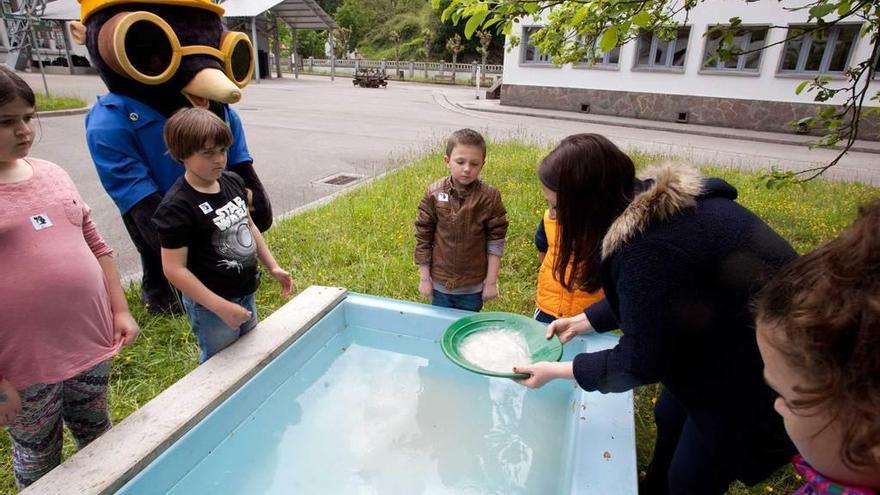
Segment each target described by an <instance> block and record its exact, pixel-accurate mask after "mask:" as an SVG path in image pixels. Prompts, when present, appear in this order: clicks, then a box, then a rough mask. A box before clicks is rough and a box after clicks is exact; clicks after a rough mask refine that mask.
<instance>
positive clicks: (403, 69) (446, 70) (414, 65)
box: [273, 57, 504, 83]
mask: <svg viewBox="0 0 880 495" xmlns="http://www.w3.org/2000/svg"><path fill="white" fill-rule="evenodd" d="M298 62H299V67H298V69H299V71H302V72H304V73H319V74H320V73H324V74H330V73H332V74H335V75H340V76H344V75H353V74H354V72H355V71H356V70H357V69H361V68H370V69H380V70H385V71H386V72H387V73H388V75H389V77H396V78H404V79H417V78H421V79H429V80H430V79H434V80H440V79H442V80H444V81H448V82H453V80H452V75H453V73H454V74H455V81H467V80H469V81H471V82H473V81H474V80H475V79H476V75H477V71H478V68H479V72H480V74H481V79H482V82H483V83H485V82H486V81H491V80H494V79H495V78H496V76H501V74H502V72H503V69H504V66H503V65H501V64H486V65H485V66H482V67H481V65H480V64H479V63H477V62H471V63H457V64H455V66H454V67H453V64H452V63H451V62H446V61H443V60H441V61H439V62H417V61H415V60H400V61H394V60H368V59H335V60H333V59H325V58H313V57H309V58H305V59H301V60H299V61H298ZM273 64H274V62H273ZM281 69H282V71H284V72H293V64H292V62H291V59H290V58H288V57H285V58H282V59H281ZM438 76H439V77H438Z"/></svg>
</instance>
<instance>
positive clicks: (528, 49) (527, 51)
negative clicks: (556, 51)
mask: <svg viewBox="0 0 880 495" xmlns="http://www.w3.org/2000/svg"><path fill="white" fill-rule="evenodd" d="M539 29H541V26H531V27H524V28H523V36H522V40H521V43H522V47H523V48H522V63H524V64H541V65H550V64H552V63H553V61H552V60H551V57H550V55H547V54H544V53H541V50H539V49H538V47H537V46H535V44H534V43H532V40H531V38H532V34H533V33H535V32H536V31H538V30H539Z"/></svg>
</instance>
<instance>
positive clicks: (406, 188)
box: [0, 143, 880, 495]
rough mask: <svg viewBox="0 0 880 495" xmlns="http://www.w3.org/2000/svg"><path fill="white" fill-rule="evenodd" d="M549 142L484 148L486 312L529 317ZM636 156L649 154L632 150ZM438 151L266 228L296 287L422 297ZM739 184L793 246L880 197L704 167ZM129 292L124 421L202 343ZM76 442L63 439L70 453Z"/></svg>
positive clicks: (271, 295)
mask: <svg viewBox="0 0 880 495" xmlns="http://www.w3.org/2000/svg"><path fill="white" fill-rule="evenodd" d="M546 151H547V150H546V149H545V148H541V147H536V146H527V145H522V144H517V143H501V144H491V145H490V156H489V163H488V164H487V165H486V168H485V170H484V176H485V178H486V180H487V181H488V182H490V183H491V184H493V185H494V186H496V187H497V188H498V189H500V190H501V192H502V195H503V198H504V203H505V206H506V207H507V210H508V215H509V220H510V230H509V233H508V238H507V241H508V244H507V252H506V254H505V257H504V261H503V266H502V270H501V276H500V287H501V297H500V298H499V299H498V300H496V301H491V302H489V303H488V304H487V305H486V310H489V311H493V310H499V311H511V312H516V313H521V314H531V312H532V310H533V307H534V306H533V305H534V285H535V276H536V273H537V268H538V263H537V257H536V255H535V250H534V247H533V245H532V236H533V234H534V228H535V225H536V224H537V221H538V219H539V218H540V217H541V215H542V213H543V211H544V209H545V208H546V205H545V203H544V200H543V198H542V196H541V193H540V190H539V188H538V185H537V182H536V178H535V172H534V169H535V165H536V164H537V163H538V161H539V160H540V159H541V158H542V157H543V155H544V154H545V153H546ZM633 156H634V158H635V159H636V161H637V162H638V163H639V164H640V165H644V164H645V163H647V162H649V161H651V160H652V157H650V156H645V155H641V154H638V153H634V154H633ZM444 173H445V168H444V167H443V165H442V163H441V158H440V155H439V154H434V155H430V156H426V157H424V158H422V159H420V160H417V161H415V162H414V163H412V164H411V165H410V166H407V167H404V168H401V169H399V170H397V171H395V172H392V173H390V174H388V175H387V176H385V177H383V178H382V179H379V180H376V181H375V182H373V183H372V184H370V185H368V186H366V187H363V188H360V189H357V190H355V191H353V192H351V193H350V194H347V195H344V196H342V197H339V198H338V199H336V200H335V201H333V202H332V203H330V204H328V205H325V206H323V207H321V208H318V209H315V210H311V211H308V212H305V213H303V214H300V215H298V216H296V217H293V218H291V219H289V220H287V221H284V222H280V223H279V224H277V225H276V226H275V227H273V229H272V231H271V232H270V233H269V235H268V240H269V243H270V245H271V246H272V250H273V252H274V253H275V255H276V257H277V258H278V260H279V262H280V263H282V264H283V265H285V266H287V267H289V269H290V271H291V274H292V275H293V277H294V280H295V283H296V286H297V288H299V289H300V290H301V289H303V288H305V287H307V286H309V285H312V284H318V285H330V286H341V287H346V288H348V289H350V290H352V291H356V292H362V293H368V294H375V295H379V296H385V297H392V298H399V299H405V300H414V301H418V300H419V294H418V274H417V270H416V267H415V265H414V263H413V249H414V243H415V241H414V237H413V220H414V218H415V210H416V205H417V204H418V201H419V200H420V199H421V196H422V194H423V192H424V189H425V187H426V186H427V184H428V183H430V182H431V181H432V180H434V179H435V178H437V177H439V176H442V175H444ZM706 173H707V174H711V175H718V176H721V177H723V178H725V179H727V180H728V181H729V182H731V183H732V184H733V185H734V186H736V187H737V188H738V189H739V191H740V197H739V201H740V203H742V204H743V205H745V206H747V207H748V208H750V209H752V210H753V211H754V212H755V213H757V214H758V215H759V216H761V217H762V218H764V219H765V220H767V221H768V222H769V223H770V225H772V226H773V227H774V228H775V229H777V230H778V231H779V232H780V233H781V234H782V235H784V236H785V237H786V238H788V239H789V240H790V241H791V242H792V244H793V245H794V246H795V248H796V249H797V250H798V251H799V252H805V251H807V250H809V249H811V248H813V247H815V246H816V245H817V244H818V243H820V242H822V241H823V240H827V239H829V238H831V237H833V236H835V235H836V234H837V233H838V232H839V231H840V230H841V229H842V228H843V227H845V226H846V225H847V224H848V223H849V222H851V221H852V219H853V218H854V215H855V211H856V208H857V206H858V205H859V204H862V203H865V202H867V201H868V200H869V199H871V198H876V197H878V196H880V190H878V189H877V188H872V187H868V186H864V185H860V184H847V183H836V182H827V181H816V182H813V183H810V184H807V185H806V186H805V187H804V188H803V189H801V188H798V187H793V188H788V189H785V190H783V191H770V190H767V189H763V188H759V187H756V185H755V184H756V183H757V181H756V178H757V175H756V174H754V173H748V172H740V171H736V170H727V169H716V168H710V169H706ZM135 294H136V292H135V291H134V290H131V291H130V293H129V301H130V303H131V304H132V305H133V311H134V312H135V316H136V318H137V319H138V321H139V322H140V324H141V327H142V331H141V337H140V339H139V340H138V341H137V343H136V344H135V345H134V346H133V347H131V348H127V349H124V350H123V351H122V352H121V353H120V354H119V355H118V356H117V357H116V359H115V362H114V369H113V376H112V385H111V410H112V413H113V418H114V421H117V422H118V421H121V420H122V419H123V418H125V417H126V416H128V415H129V414H131V413H132V412H133V411H134V410H136V409H137V408H138V407H140V406H142V405H143V404H145V403H146V402H147V401H149V400H150V399H151V398H152V397H154V396H155V395H157V394H158V393H159V392H161V391H162V390H164V389H165V388H167V387H168V386H169V385H171V384H172V383H174V382H175V381H176V380H178V379H179V378H180V377H182V376H183V375H185V374H186V373H187V372H189V371H190V370H192V369H193V368H195V367H196V365H197V364H198V351H197V347H196V343H195V340H194V338H193V337H192V336H191V334H190V332H189V325H188V322H187V321H186V319H185V318H183V317H178V318H157V317H150V316H148V315H146V314H145V313H144V311H143V309H142V308H141V307H140V306H139V305H137V304H135V303H134V301H135V300H136V297H135ZM257 303H258V306H259V308H260V312H261V317H263V318H265V317H266V316H267V315H268V314H269V313H271V311H272V310H274V309H275V308H277V307H279V306H280V305H281V304H282V303H283V301H282V300H281V298H280V296H279V295H278V294H277V286H276V285H274V284H272V283H269V282H267V283H264V284H263V286H262V287H261V289H260V291H259V293H258V295H257ZM657 391H658V389H657V387H656V386H651V387H642V388H641V389H639V390H637V391H636V404H635V406H636V407H635V410H636V429H637V449H638V460H639V469H640V471H641V470H644V469H645V466H646V464H647V461H648V459H649V458H650V455H651V449H652V443H653V434H654V423H653V416H652V410H651V407H652V401H653V399H654V398H655V397H656V394H657ZM72 451H73V447H72V444H71V442H70V441H69V440H68V441H67V442H66V444H65V456H67V455H70V454H71V453H72ZM9 464H10V456H9V443H8V437H7V436H6V435H0V493H8V492H11V491H13V480H12V476H11V467H10V465H9ZM794 484H795V480H794V479H793V475H792V474H791V471H790V470H788V469H787V468H786V469H783V470H781V471H780V473H779V474H777V475H776V476H775V477H773V478H771V479H770V480H768V482H767V483H765V484H761V485H759V486H757V487H753V488H751V489H747V488H745V487H742V486H738V485H737V486H735V487H733V488H732V489H731V491H730V493H731V494H735V495H742V494H753V495H757V494H766V493H769V492H775V493H789V492H791V491H792V488H793V486H794Z"/></svg>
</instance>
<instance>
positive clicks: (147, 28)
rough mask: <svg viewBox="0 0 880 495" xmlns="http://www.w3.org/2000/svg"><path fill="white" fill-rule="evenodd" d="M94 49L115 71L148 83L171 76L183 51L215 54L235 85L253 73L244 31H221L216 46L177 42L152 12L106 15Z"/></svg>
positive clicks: (245, 82) (248, 43) (182, 55)
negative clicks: (107, 18) (184, 44)
mask: <svg viewBox="0 0 880 495" xmlns="http://www.w3.org/2000/svg"><path fill="white" fill-rule="evenodd" d="M98 51H99V53H100V54H101V57H102V58H103V59H104V61H105V62H107V65H109V66H110V68H111V69H113V70H114V71H115V72H116V73H118V74H120V75H124V76H128V77H130V78H131V79H134V80H135V81H138V82H141V83H144V84H149V85H156V84H162V83H164V82H166V81H168V80H169V79H171V78H172V77H173V76H174V73H175V72H177V69H178V67H180V61H181V59H182V58H183V57H185V56H187V55H210V56H212V57H214V58H216V59H217V60H219V61H220V62H221V63H223V70H224V72H225V73H226V76H227V77H229V79H230V80H232V82H233V83H235V85H236V86H238V87H239V88H243V87H245V86H246V85H247V83H248V82H249V81H250V80H251V77H252V76H253V74H254V56H253V54H254V51H253V45H252V44H251V40H250V39H249V38H248V36H247V35H246V34H244V33H242V32H238V31H225V32H224V33H223V36H222V37H221V39H220V49H219V50H218V49H217V48H214V47H210V46H205V45H191V46H180V40H179V39H178V38H177V34H175V33H174V30H173V29H171V26H170V25H169V24H168V23H167V22H165V20H164V19H162V18H161V17H159V16H157V15H156V14H153V13H152V12H144V11H138V12H120V13H119V14H116V15H115V16H113V17H112V18H110V20H109V21H107V22H106V23H105V24H104V26H103V27H102V28H101V32H100V33H99V34H98Z"/></svg>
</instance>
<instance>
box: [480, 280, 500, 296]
mask: <svg viewBox="0 0 880 495" xmlns="http://www.w3.org/2000/svg"><path fill="white" fill-rule="evenodd" d="M496 297H498V282H492V283H489V282H486V283H484V284H483V300H484V301H491V300H492V299H495V298H496Z"/></svg>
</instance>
